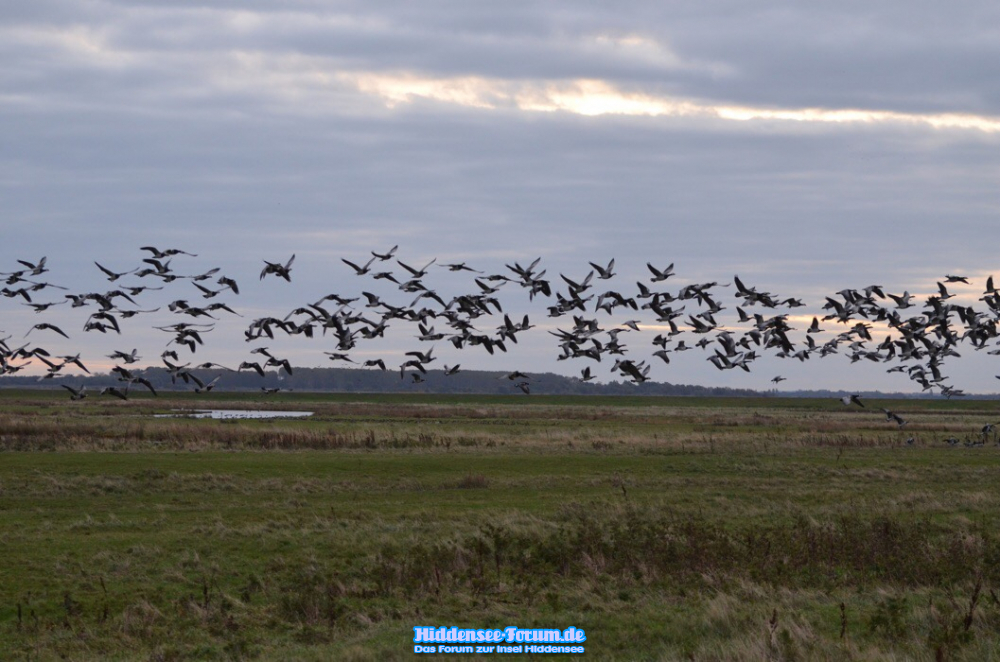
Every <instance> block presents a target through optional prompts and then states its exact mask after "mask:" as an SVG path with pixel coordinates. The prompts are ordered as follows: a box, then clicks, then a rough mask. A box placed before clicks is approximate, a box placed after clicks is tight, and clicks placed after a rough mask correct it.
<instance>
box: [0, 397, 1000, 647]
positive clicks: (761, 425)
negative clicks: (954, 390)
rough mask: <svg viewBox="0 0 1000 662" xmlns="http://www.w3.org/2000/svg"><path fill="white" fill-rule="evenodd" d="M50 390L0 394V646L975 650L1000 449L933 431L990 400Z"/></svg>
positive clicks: (994, 641) (988, 599)
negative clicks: (421, 644) (130, 396)
mask: <svg viewBox="0 0 1000 662" xmlns="http://www.w3.org/2000/svg"><path fill="white" fill-rule="evenodd" d="M46 397H48V396H46ZM46 397H36V396H34V395H32V394H27V395H22V396H20V397H14V396H12V395H11V394H9V393H5V394H3V397H0V403H2V404H0V448H2V449H3V451H4V452H0V460H2V461H0V516H2V519H0V522H2V524H0V554H2V555H3V558H4V563H3V564H0V658H2V659H40V660H48V659H101V660H105V659H107V660H116V659H117V660H131V659H141V660H187V659H235V660H243V659H246V660H250V659H260V660H285V659H303V660H309V659H313V660H327V659H343V660H400V659H410V658H411V656H412V655H413V653H412V648H411V646H412V642H411V641H410V640H411V639H412V627H413V626H414V625H423V624H428V625H437V624H442V625H443V624H455V625H461V626H469V627H485V626H498V627H503V626H506V625H517V626H519V627H532V626H537V627H567V626H569V625H576V626H577V627H581V628H584V629H585V630H586V631H587V634H588V641H587V657H590V658H592V659H602V660H605V659H607V660H636V659H640V660H643V659H650V660H660V659H663V660H674V659H695V660H734V659H740V660H844V659H855V660H900V659H907V660H909V659H915V660H939V659H940V660H981V659H991V658H993V659H996V658H998V657H1000V635H998V634H997V633H998V632H1000V570H998V568H1000V539H998V536H997V534H996V532H997V530H998V524H1000V491H998V490H996V489H995V488H994V487H993V486H994V484H995V476H996V470H997V467H998V465H1000V451H998V449H997V448H995V447H992V446H988V447H985V448H965V447H963V446H959V447H956V448H950V447H948V446H947V445H945V444H943V443H942V442H941V440H940V438H939V437H940V435H941V433H947V434H953V435H956V436H959V437H962V436H965V435H973V434H975V433H976V432H978V430H979V428H980V427H981V426H982V425H983V423H984V422H986V421H988V420H996V418H997V417H996V412H995V411H991V410H990V407H991V405H990V404H989V403H977V404H975V406H972V405H970V404H969V403H962V406H951V405H949V404H947V403H930V404H927V403H917V404H915V405H912V407H913V410H912V411H909V410H907V409H906V408H907V407H910V406H911V404H910V403H908V402H907V403H887V404H889V406H888V408H890V409H893V410H894V411H896V410H900V411H905V412H906V413H905V414H904V416H906V417H907V418H908V419H909V420H910V421H911V423H910V424H909V425H908V426H907V427H906V428H905V429H904V430H902V431H900V430H897V429H895V426H894V425H891V424H890V425H888V426H887V425H886V424H885V423H884V421H883V420H880V419H884V416H882V415H881V414H878V413H872V412H860V411H853V410H843V409H842V408H839V407H840V405H839V404H838V403H832V404H836V405H837V407H833V406H831V403H826V402H822V403H813V404H812V406H808V405H809V403H808V402H806V403H802V402H788V401H775V402H771V403H767V402H748V401H727V400H720V401H712V400H702V401H700V402H694V401H690V402H677V401H670V400H664V399H655V400H654V399H651V400H650V401H648V402H647V403H646V404H645V405H643V403H637V402H634V401H623V404H624V405H625V406H614V403H613V402H606V401H603V400H602V401H600V402H595V403H592V404H593V406H586V407H581V406H578V405H577V404H574V403H573V402H572V401H567V400H550V401H542V402H539V403H536V402H534V401H533V402H530V403H521V402H519V403H518V404H516V405H513V404H510V402H509V400H506V401H504V400H503V399H496V398H494V399H492V400H491V399H478V400H477V399H474V398H471V399H466V398H455V399H446V398H440V397H439V398H437V399H436V400H430V399H429V398H414V399H412V400H407V399H402V398H398V397H394V398H389V399H377V398H376V399H371V400H369V401H357V400H354V401H352V400H349V399H346V396H345V397H340V396H338V397H337V398H330V399H324V398H323V397H320V396H309V397H307V396H305V395H298V394H296V397H294V398H293V397H289V398H288V399H287V400H285V401H280V400H279V401H277V404H278V405H279V406H287V407H294V408H300V409H309V410H311V411H315V412H316V413H315V414H314V416H313V417H310V419H303V420H294V421H278V422H274V421H239V422H229V421H205V420H184V419H159V418H152V414H153V413H162V412H163V411H164V410H165V409H170V408H173V407H174V406H188V407H190V406H191V402H192V400H191V399H185V398H176V399H174V400H168V399H163V400H160V401H154V400H153V399H152V398H148V399H146V398H143V399H137V400H136V401H135V402H129V403H120V404H121V405H124V406H119V404H118V403H106V402H100V401H97V402H94V403H91V402H89V401H85V402H84V403H83V405H84V406H78V405H80V404H81V403H68V402H62V401H58V402H57V401H54V400H51V399H46ZM218 402H220V403H223V402H224V403H226V406H229V407H231V406H232V405H233V404H234V403H238V404H242V405H243V406H254V407H260V406H266V407H267V408H276V401H268V402H266V403H264V404H262V403H260V402H257V401H251V400H248V399H247V398H246V397H245V396H244V399H243V400H242V401H241V400H240V399H239V398H236V397H235V396H232V395H231V394H227V396H226V397H225V398H221V399H219V401H218ZM869 404H871V403H869ZM206 406H215V405H206ZM876 406H877V403H876ZM908 436H916V437H917V441H916V443H915V444H913V445H907V444H905V443H904V440H905V439H906V438H907V437H908ZM39 451H44V452H39ZM95 451H96V452H95Z"/></svg>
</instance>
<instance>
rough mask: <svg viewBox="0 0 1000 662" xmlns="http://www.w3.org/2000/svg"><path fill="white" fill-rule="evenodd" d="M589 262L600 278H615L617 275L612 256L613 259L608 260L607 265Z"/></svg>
mask: <svg viewBox="0 0 1000 662" xmlns="http://www.w3.org/2000/svg"><path fill="white" fill-rule="evenodd" d="M589 264H590V266H592V267H593V268H594V271H596V272H597V277H598V278H600V279H601V280H610V279H611V278H614V276H615V272H614V270H615V261H614V258H612V259H611V261H610V262H608V266H607V267H602V266H600V265H599V264H594V263H593V262H590V263H589Z"/></svg>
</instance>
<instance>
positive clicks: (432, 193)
mask: <svg viewBox="0 0 1000 662" xmlns="http://www.w3.org/2000/svg"><path fill="white" fill-rule="evenodd" d="M2 4H3V10H2V11H3V16H4V21H3V22H2V24H0V122H2V126H3V127H4V129H3V131H0V228H2V230H3V235H4V241H3V242H2V245H0V271H13V270H15V269H17V268H19V265H18V263H17V262H16V261H17V260H19V259H20V260H26V261H36V260H37V259H38V258H40V257H41V256H46V257H47V258H48V259H47V263H48V265H49V267H50V269H51V272H49V273H47V274H45V276H46V277H47V278H49V279H50V282H52V283H55V284H59V285H61V286H64V287H68V288H69V290H68V291H77V292H83V291H101V290H98V288H105V289H106V288H108V287H110V285H109V284H108V283H107V282H106V281H104V280H102V276H101V274H100V272H99V271H97V268H96V267H95V266H94V264H93V262H94V261H97V262H100V263H101V264H103V265H105V266H108V267H110V268H112V269H117V270H122V271H125V270H128V269H132V268H134V267H136V266H138V265H139V263H140V261H141V259H142V258H144V257H148V253H144V252H143V251H141V250H140V247H141V246H147V245H153V246H158V247H160V248H165V247H177V248H181V249H184V250H186V251H189V252H191V253H195V254H197V255H198V257H197V258H188V257H186V256H178V257H177V258H175V262H174V266H175V268H177V269H179V270H189V271H190V273H192V274H194V273H200V272H201V271H204V270H208V269H210V268H213V267H219V268H220V273H226V274H228V275H230V276H232V277H233V278H235V279H236V280H237V281H238V282H239V283H240V285H241V287H240V290H241V292H240V294H239V295H238V296H236V295H220V297H219V298H220V300H225V301H226V302H227V303H228V304H229V305H230V306H231V307H233V308H234V309H235V310H237V312H239V313H240V314H241V315H243V316H244V317H243V318H239V319H237V318H235V317H231V318H229V319H220V320H219V322H218V325H217V328H215V329H214V330H213V331H212V332H211V334H212V335H211V339H209V337H208V336H206V347H205V348H203V349H200V350H199V356H198V357H197V359H196V360H198V361H201V360H216V361H219V362H222V363H226V362H239V361H241V360H244V359H246V358H249V357H248V356H247V352H248V351H249V347H250V346H251V345H248V344H246V343H243V338H242V329H243V328H245V327H246V324H247V320H249V319H253V318H255V317H258V316H263V315H273V316H276V317H284V315H285V314H287V312H288V311H290V310H291V309H292V308H294V307H296V306H300V305H304V304H305V303H307V302H310V301H315V300H316V299H318V298H319V297H321V296H323V295H325V294H327V293H331V292H339V293H342V294H344V295H345V296H347V295H350V296H357V295H358V294H359V293H360V292H361V291H362V290H369V291H378V292H380V293H385V296H387V297H389V296H396V297H398V298H397V299H394V300H395V301H396V302H397V303H403V302H404V301H403V299H404V298H403V297H402V296H401V295H400V294H398V293H397V294H395V295H393V290H392V288H389V289H385V288H383V289H376V288H377V287H380V286H381V284H377V283H372V282H371V281H370V280H366V279H364V278H359V277H357V276H355V275H354V274H353V272H352V271H351V270H350V269H349V268H348V267H347V266H346V265H344V264H343V263H342V262H341V258H347V259H349V260H352V261H360V262H361V263H364V262H365V261H367V258H368V257H370V251H372V250H376V251H383V250H387V249H388V248H390V247H391V246H393V245H399V252H398V255H397V257H399V258H400V259H402V260H403V261H405V262H407V263H408V264H411V265H414V264H416V265H422V264H424V263H426V262H428V261H430V260H431V259H434V258H436V259H437V260H438V261H439V262H442V263H445V262H459V261H464V262H468V263H469V264H470V265H472V266H474V267H475V268H477V269H481V270H483V271H486V272H487V273H509V272H507V271H506V270H505V267H504V265H505V264H510V263H512V262H513V261H518V262H520V263H521V264H527V263H529V262H531V261H533V260H534V259H535V258H537V257H541V258H542V262H541V267H540V268H544V269H547V272H548V273H547V276H548V277H549V278H552V279H554V280H555V281H556V282H559V278H558V274H560V273H562V274H566V275H567V276H569V277H570V278H574V279H580V278H583V277H584V276H585V275H586V273H587V271H589V269H590V267H589V266H588V262H591V261H594V262H597V263H601V264H606V263H607V262H608V261H609V260H610V259H612V258H614V259H615V260H616V266H617V272H618V274H619V275H618V276H617V277H616V279H615V280H614V281H612V283H613V284H614V286H615V287H616V288H618V289H620V290H623V291H624V290H629V291H630V292H633V293H634V291H635V286H634V282H635V281H636V280H638V279H641V278H645V279H648V277H649V273H648V271H647V270H646V267H645V264H646V262H647V261H649V262H652V263H653V264H654V265H658V266H661V267H663V266H666V265H667V264H669V263H674V264H675V265H676V266H675V270H676V274H677V275H676V276H675V277H674V278H673V279H671V280H670V281H668V283H667V285H669V286H670V288H673V289H675V290H676V289H677V288H679V287H681V286H683V285H685V284H689V283H699V282H708V281H718V282H719V283H729V282H732V278H733V276H734V275H736V274H738V275H739V276H740V277H741V279H743V280H744V281H745V282H748V283H751V284H753V285H755V286H757V287H759V288H760V289H761V290H766V291H769V292H773V293H776V294H778V295H780V296H782V297H799V298H802V299H803V300H805V301H806V303H807V304H808V306H807V307H806V308H802V309H796V310H794V311H790V312H791V314H792V315H793V317H792V318H791V322H792V326H795V327H797V328H798V329H800V330H804V328H805V327H806V326H808V323H809V320H810V319H811V317H812V315H814V314H818V313H822V312H823V311H821V310H820V306H821V305H822V304H823V303H824V302H825V297H826V296H831V295H833V293H835V292H837V291H839V290H841V289H843V288H848V287H850V288H863V287H865V286H866V285H869V284H880V285H883V286H884V287H885V288H886V289H887V290H888V291H891V292H895V293H901V292H903V291H904V290H906V291H908V292H910V293H912V294H915V295H917V296H918V297H924V298H925V297H926V296H927V295H928V294H931V293H934V292H936V290H937V287H936V282H937V281H940V280H942V279H943V278H944V276H945V275H946V274H958V275H963V276H968V277H969V279H970V281H971V285H969V286H961V285H959V286H956V288H955V292H956V293H957V294H960V295H961V297H962V298H960V299H958V300H960V301H964V302H965V303H966V304H968V305H977V306H979V307H982V303H981V302H977V299H978V297H980V296H981V295H982V293H983V286H984V283H985V280H986V278H987V276H989V275H991V274H992V273H993V270H994V263H995V258H994V255H995V253H996V251H995V241H994V240H993V232H992V231H993V230H994V228H995V227H996V223H995V220H996V218H997V212H998V207H1000V186H998V179H1000V177H998V176H1000V150H998V146H1000V52H998V51H1000V28H998V27H997V26H1000V6H997V5H996V4H995V3H985V2H963V3H961V4H960V5H958V6H956V5H948V6H945V5H942V4H940V3H931V2H913V1H908V2H882V3H877V4H874V5H873V3H861V2H842V3H836V4H835V5H830V6H816V5H815V3H805V4H804V3H799V2H760V3H749V4H748V3H739V2H697V3H695V2H683V3H654V2H619V3H611V4H609V3H596V2H579V1H574V2H546V3H535V2H505V3H460V2H420V3H412V2H378V1H366V2H318V1H299V2H296V1H294V0H293V1H290V2H283V3H273V2H254V1H252V0H250V1H241V2H231V1H230V2H227V1H221V0H220V1H218V2H188V1H185V2H176V1H175V2H169V1H161V2H127V3H126V2H110V1H97V0H95V1H76V0H59V1H58V2H55V1H46V0H39V1H34V2H30V3H21V2H11V1H9V0H7V1H5V2H3V3H2ZM292 254H295V255H296V261H295V268H294V270H293V282H292V283H285V282H284V281H280V280H278V279H275V278H273V277H268V278H266V279H264V280H260V279H259V277H258V276H259V272H260V270H261V269H262V268H263V266H264V260H269V261H274V262H277V261H281V262H284V261H285V260H287V259H288V257H290V256H291V255H292ZM392 268H393V269H394V270H395V271H399V270H400V269H401V267H399V266H398V265H396V264H394V263H392ZM469 276H470V275H469V274H462V273H459V274H452V273H450V272H446V271H445V270H438V271H435V272H433V273H432V274H431V276H429V278H428V283H429V284H431V285H432V286H434V287H436V288H440V291H442V292H443V293H448V292H450V293H452V294H455V293H459V292H461V291H474V290H475V287H476V286H475V285H474V283H473V282H472V281H471V278H470V277H469ZM124 280H126V279H123V281H124ZM132 282H134V283H137V282H138V281H134V280H133V281H132ZM144 284H150V285H151V284H153V283H151V282H148V279H147V282H144ZM468 288H473V289H472V290H469V289H468ZM668 289H669V288H668ZM732 290H733V288H732V287H730V288H729V290H725V289H721V288H720V289H719V292H720V297H721V298H722V299H723V302H724V304H725V305H726V306H727V307H728V310H727V314H730V313H732V312H733V311H734V309H735V306H736V305H737V304H738V303H739V302H738V301H737V300H735V299H733V298H732V296H731V292H732ZM726 292H729V294H726ZM50 293H51V294H50ZM45 295H48V296H51V297H52V300H55V299H58V298H61V296H62V292H61V291H59V292H55V291H53V290H48V291H46V292H45V293H38V297H39V300H42V299H45ZM157 297H158V298H157ZM178 297H187V298H189V299H191V300H194V299H195V298H196V297H197V292H196V291H194V289H193V287H191V285H190V283H189V282H187V283H178V284H171V286H170V287H168V289H167V290H165V291H163V292H160V293H149V296H148V297H146V300H148V301H149V305H150V306H151V307H156V306H157V305H161V304H164V303H165V302H167V301H171V300H174V299H175V298H178ZM407 301H408V297H407ZM503 301H504V303H505V304H506V307H507V308H509V309H510V311H511V312H512V313H517V314H521V313H522V312H527V313H530V314H531V315H532V320H533V322H534V323H536V324H537V326H536V328H535V329H533V330H532V332H531V334H530V337H525V338H524V340H522V342H520V343H519V344H518V346H517V347H516V348H511V351H509V352H508V353H507V355H503V356H499V357H490V356H488V355H486V354H485V353H484V352H482V351H475V352H470V351H469V350H463V351H462V352H454V353H452V354H449V351H450V350H449V347H447V343H444V344H442V343H439V345H440V349H439V351H440V353H441V355H442V358H443V359H444V360H445V362H449V363H455V362H461V364H462V365H463V366H464V367H468V368H483V369H497V370H507V369H516V368H519V369H522V370H523V369H525V368H528V369H530V370H536V371H538V370H553V371H557V372H562V373H564V374H577V373H578V372H579V370H580V369H581V368H582V367H584V365H586V364H585V363H584V364H581V363H580V362H579V361H571V362H558V361H556V356H557V355H558V353H559V350H558V348H557V346H556V341H555V339H554V338H553V337H552V336H549V335H548V334H546V333H545V332H546V331H550V330H554V329H555V328H560V327H561V328H566V327H567V326H568V325H567V324H565V323H564V321H565V320H564V319H554V320H547V319H545V317H544V315H545V303H546V302H541V303H539V302H538V301H534V302H530V301H528V300H527V297H526V295H525V292H523V291H518V290H517V289H516V288H515V287H513V286H510V287H509V289H505V290H503ZM142 303H145V301H144V302H142ZM0 311H2V312H0V329H3V330H4V331H5V334H4V335H3V336H0V337H4V336H10V337H11V338H12V340H11V341H10V343H14V342H17V341H19V340H21V338H23V333H24V331H25V330H27V329H29V328H30V327H31V326H32V325H33V324H35V323H38V322H40V321H48V322H52V323H57V324H63V325H65V326H66V327H67V330H69V329H70V328H72V330H73V332H72V333H70V335H71V341H69V342H65V343H63V344H62V345H61V346H60V345H59V343H62V342H63V341H62V339H61V338H58V337H56V336H54V335H53V334H51V332H46V331H41V330H36V331H33V332H32V333H31V335H30V336H29V337H28V340H31V341H34V342H42V341H44V342H45V343H49V344H51V345H52V346H53V347H56V348H57V350H58V351H66V352H68V353H76V352H77V351H80V352H82V354H83V357H84V359H85V360H90V361H91V362H92V365H93V366H96V367H97V368H98V369H107V368H108V367H110V365H111V363H110V362H109V360H107V359H106V358H105V355H106V354H108V353H110V351H111V350H112V349H119V348H121V349H126V350H128V349H131V348H132V347H134V346H137V345H138V346H141V347H143V348H144V349H143V350H142V352H141V353H142V354H143V355H144V356H145V358H146V361H147V362H148V363H150V364H156V362H157V357H158V354H159V352H160V351H162V348H163V347H164V346H165V341H164V333H163V332H162V331H157V330H154V329H152V326H153V325H154V324H169V323H172V322H176V321H178V320H177V318H176V316H173V315H170V314H168V313H167V312H166V311H165V309H162V310H161V311H159V312H158V313H156V314H150V316H149V317H148V318H147V317H145V316H140V317H137V318H133V319H132V320H130V321H129V322H130V326H129V329H128V333H127V334H124V337H121V338H118V337H113V338H112V337H99V336H100V334H95V333H83V332H82V331H81V330H80V329H82V326H83V321H84V320H85V318H86V315H83V316H82V317H81V314H82V313H81V311H80V310H75V311H74V310H71V309H70V308H69V306H68V305H64V306H62V307H56V308H53V309H50V311H47V312H46V313H44V314H40V315H35V314H34V313H33V312H32V311H31V310H30V309H28V308H26V307H24V306H22V305H21V301H20V300H18V299H14V298H4V299H0ZM89 312H92V309H91V311H88V312H87V314H89ZM628 318H629V316H627V315H624V314H623V316H622V317H621V318H620V319H628ZM636 318H637V319H640V320H642V319H643V318H642V317H641V316H636ZM645 319H648V314H647V317H646V318H645ZM188 321H190V320H188ZM494 322H495V324H499V323H500V320H494ZM495 324H493V323H491V324H490V326H491V327H492V326H495ZM569 324H570V325H571V322H570V323H569ZM831 324H832V323H831ZM606 325H607V326H611V325H612V322H611V320H610V319H608V320H607V321H606ZM633 333H634V332H633ZM654 333H655V328H653V325H650V327H649V329H648V333H647V331H643V332H642V333H639V334H634V335H633V336H631V337H630V338H629V340H628V345H629V349H630V351H631V352H632V353H634V358H635V359H636V360H639V359H647V360H649V356H648V354H649V352H650V351H651V350H652V349H654V348H653V347H652V346H651V345H649V338H650V337H651V335H653V334H654ZM623 337H624V336H623ZM36 338H37V340H36ZM415 343H416V347H415V346H414V345H415ZM272 347H274V348H276V349H278V350H280V351H281V352H282V353H283V354H284V355H286V356H289V357H290V358H291V359H292V361H293V363H294V364H296V365H329V361H328V360H327V357H326V356H325V355H323V353H322V352H323V351H330V350H332V347H330V346H329V343H326V344H324V341H320V340H318V341H316V342H313V343H308V342H303V341H301V340H295V341H289V340H287V339H277V340H276V341H275V342H274V343H272ZM416 348H421V349H423V348H424V347H423V344H421V343H419V342H417V341H415V340H414V338H413V333H412V329H409V328H407V329H396V330H394V331H393V332H392V333H390V334H389V337H388V338H387V339H386V340H385V341H384V342H382V343H381V344H377V345H370V346H366V347H364V348H359V351H358V353H357V356H358V357H359V358H368V357H375V356H383V355H384V356H386V358H387V362H388V360H389V358H390V357H392V360H394V361H395V360H398V357H400V356H401V355H402V353H403V352H405V351H408V350H411V349H416ZM961 353H963V356H962V357H961V358H960V359H955V360H954V361H953V362H952V364H950V365H949V368H950V370H949V375H950V376H952V377H953V381H954V384H955V386H956V387H959V388H963V389H966V390H969V391H977V392H994V391H996V390H997V387H996V384H997V382H996V380H995V377H994V375H996V374H997V373H998V372H1000V366H997V365H994V361H995V359H996V357H994V356H990V355H987V354H986V353H985V352H975V353H974V352H972V351H971V348H968V347H966V348H965V351H963V352H961ZM203 357H204V359H203ZM705 357H706V354H705V353H703V352H700V350H699V352H698V353H694V352H688V353H686V354H684V355H683V356H678V357H677V360H675V361H672V362H671V364H670V365H665V364H659V363H654V364H653V365H654V368H653V372H652V377H653V378H654V379H656V380H658V381H671V382H675V383H693V384H703V385H708V386H714V385H720V386H736V387H748V388H769V387H770V385H771V384H770V380H771V378H773V377H774V376H776V375H777V374H782V375H784V376H785V377H787V378H788V381H787V382H784V383H783V384H782V387H787V388H789V389H797V388H831V389H842V390H846V391H851V390H862V389H865V390H867V389H874V388H881V389H883V390H901V391H907V390H914V388H916V389H917V390H919V387H915V386H914V385H913V384H912V383H911V382H910V381H909V380H907V379H906V378H905V376H902V377H901V376H900V375H898V374H891V375H890V374H886V373H885V369H886V367H887V366H879V365H864V366H861V365H850V364H849V361H848V360H847V359H846V358H845V357H844V356H832V357H827V358H824V359H822V360H819V359H818V358H816V359H813V360H810V361H808V362H805V363H800V362H798V361H789V360H784V361H783V360H781V359H772V358H767V359H762V360H761V361H760V362H759V363H758V364H756V365H755V367H754V370H753V371H752V373H750V374H746V373H743V372H742V371H739V370H737V371H726V372H720V371H717V370H716V369H715V368H714V367H713V366H712V365H711V364H710V363H707V362H706V361H705ZM653 360H654V361H655V359H653ZM594 368H595V373H597V374H599V379H602V380H603V379H619V377H617V376H615V375H613V374H611V373H610V372H608V369H609V368H610V366H603V365H602V366H594Z"/></svg>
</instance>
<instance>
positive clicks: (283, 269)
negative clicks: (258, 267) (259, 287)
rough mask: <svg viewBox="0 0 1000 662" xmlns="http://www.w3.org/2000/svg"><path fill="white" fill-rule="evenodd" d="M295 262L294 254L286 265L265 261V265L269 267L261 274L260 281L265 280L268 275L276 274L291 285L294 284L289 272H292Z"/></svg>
mask: <svg viewBox="0 0 1000 662" xmlns="http://www.w3.org/2000/svg"><path fill="white" fill-rule="evenodd" d="M294 261H295V254H294V253H293V254H292V257H290V258H288V262H286V263H285V264H280V263H278V262H268V261H267V260H264V264H266V265H267V266H266V267H264V269H263V270H262V271H261V272H260V280H264V276H266V275H268V274H274V275H276V276H280V277H281V278H284V279H285V280H286V281H288V282H289V283H290V282H292V279H291V275H290V273H289V272H290V271H291V270H292V262H294Z"/></svg>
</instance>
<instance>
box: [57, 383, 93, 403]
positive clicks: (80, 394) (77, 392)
mask: <svg viewBox="0 0 1000 662" xmlns="http://www.w3.org/2000/svg"><path fill="white" fill-rule="evenodd" d="M60 386H62V387H63V388H64V389H66V390H67V391H69V399H70V400H83V399H84V398H85V397H87V386H86V384H84V385H83V386H81V387H80V388H73V387H72V386H68V385H66V384H60Z"/></svg>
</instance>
